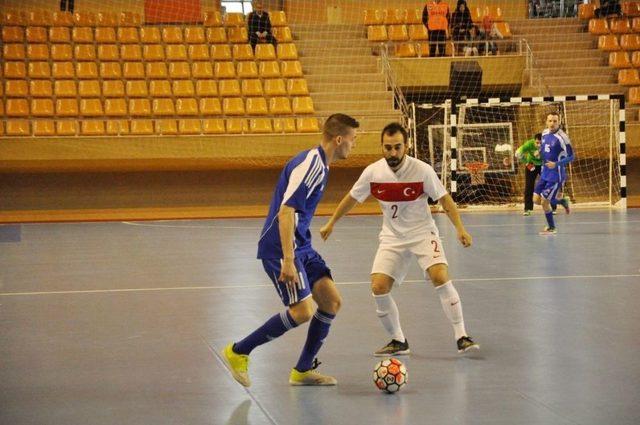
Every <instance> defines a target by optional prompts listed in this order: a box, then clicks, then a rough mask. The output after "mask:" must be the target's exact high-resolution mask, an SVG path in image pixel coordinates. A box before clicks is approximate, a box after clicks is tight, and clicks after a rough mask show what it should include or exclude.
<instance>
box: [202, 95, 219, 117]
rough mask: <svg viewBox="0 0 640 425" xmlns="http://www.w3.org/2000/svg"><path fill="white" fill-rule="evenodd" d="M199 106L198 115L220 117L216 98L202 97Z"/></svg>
mask: <svg viewBox="0 0 640 425" xmlns="http://www.w3.org/2000/svg"><path fill="white" fill-rule="evenodd" d="M199 104H200V113H201V114H202V115H204V116H215V115H222V106H221V104H220V99H218V98H217V97H203V98H201V99H200V102H199Z"/></svg>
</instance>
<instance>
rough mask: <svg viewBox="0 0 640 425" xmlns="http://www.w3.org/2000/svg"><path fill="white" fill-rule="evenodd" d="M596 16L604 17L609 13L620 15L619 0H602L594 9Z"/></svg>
mask: <svg viewBox="0 0 640 425" xmlns="http://www.w3.org/2000/svg"><path fill="white" fill-rule="evenodd" d="M595 14H596V17H598V18H606V17H607V16H610V15H616V16H622V9H621V8H620V0H602V1H601V2H600V7H599V8H597V9H596V10H595Z"/></svg>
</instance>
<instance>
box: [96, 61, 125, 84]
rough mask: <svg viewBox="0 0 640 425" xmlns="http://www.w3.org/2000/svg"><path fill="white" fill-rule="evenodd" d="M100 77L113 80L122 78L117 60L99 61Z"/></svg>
mask: <svg viewBox="0 0 640 425" xmlns="http://www.w3.org/2000/svg"><path fill="white" fill-rule="evenodd" d="M100 77H102V79H108V80H115V79H118V78H122V69H121V68H120V64H119V63H117V62H103V63H100Z"/></svg>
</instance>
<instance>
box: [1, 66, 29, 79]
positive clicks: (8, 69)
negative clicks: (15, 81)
mask: <svg viewBox="0 0 640 425" xmlns="http://www.w3.org/2000/svg"><path fill="white" fill-rule="evenodd" d="M3 71H4V72H3V73H4V76H5V78H27V71H26V67H25V65H24V62H5V63H4V67H3Z"/></svg>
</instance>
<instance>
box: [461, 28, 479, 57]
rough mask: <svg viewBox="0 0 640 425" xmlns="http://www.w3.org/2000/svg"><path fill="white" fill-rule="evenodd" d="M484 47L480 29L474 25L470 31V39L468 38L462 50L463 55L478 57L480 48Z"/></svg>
mask: <svg viewBox="0 0 640 425" xmlns="http://www.w3.org/2000/svg"><path fill="white" fill-rule="evenodd" d="M482 45H484V41H482V37H480V33H479V31H478V27H477V26H475V25H473V26H472V27H471V29H470V30H469V37H467V40H466V43H464V47H463V49H462V53H463V54H464V55H465V56H478V55H479V54H480V52H479V50H478V47H481V46H482Z"/></svg>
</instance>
